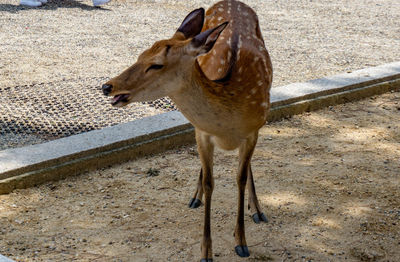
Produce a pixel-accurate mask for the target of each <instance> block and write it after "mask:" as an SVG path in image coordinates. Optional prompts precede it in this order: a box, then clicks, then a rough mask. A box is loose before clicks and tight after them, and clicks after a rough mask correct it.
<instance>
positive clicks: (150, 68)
mask: <svg viewBox="0 0 400 262" xmlns="http://www.w3.org/2000/svg"><path fill="white" fill-rule="evenodd" d="M163 67H164V66H163V65H151V66H149V68H147V69H146V73H147V72H148V71H149V70H152V69H154V70H159V69H161V68H163Z"/></svg>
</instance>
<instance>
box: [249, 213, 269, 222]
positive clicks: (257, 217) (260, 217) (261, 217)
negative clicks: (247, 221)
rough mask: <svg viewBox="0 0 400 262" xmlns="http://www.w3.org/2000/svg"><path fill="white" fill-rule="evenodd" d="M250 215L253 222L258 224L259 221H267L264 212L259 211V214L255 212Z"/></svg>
mask: <svg viewBox="0 0 400 262" xmlns="http://www.w3.org/2000/svg"><path fill="white" fill-rule="evenodd" d="M252 217H253V221H254V223H256V224H260V222H265V223H267V222H268V219H267V217H266V216H265V215H264V213H261V214H258V213H255V214H254V215H253V216H252Z"/></svg>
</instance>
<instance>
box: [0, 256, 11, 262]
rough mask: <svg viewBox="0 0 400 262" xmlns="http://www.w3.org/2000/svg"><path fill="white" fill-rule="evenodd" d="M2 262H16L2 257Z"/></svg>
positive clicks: (0, 261) (0, 260)
mask: <svg viewBox="0 0 400 262" xmlns="http://www.w3.org/2000/svg"><path fill="white" fill-rule="evenodd" d="M0 262H14V260H11V259H9V258H7V257H5V256H2V255H0Z"/></svg>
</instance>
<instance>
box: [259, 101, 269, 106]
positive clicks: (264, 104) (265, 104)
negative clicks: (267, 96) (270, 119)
mask: <svg viewBox="0 0 400 262" xmlns="http://www.w3.org/2000/svg"><path fill="white" fill-rule="evenodd" d="M267 105H268V104H267V103H266V102H263V103H261V104H260V106H262V107H267Z"/></svg>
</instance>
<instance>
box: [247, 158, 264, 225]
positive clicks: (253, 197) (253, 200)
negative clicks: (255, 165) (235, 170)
mask: <svg viewBox="0 0 400 262" xmlns="http://www.w3.org/2000/svg"><path fill="white" fill-rule="evenodd" d="M247 190H248V192H249V200H248V209H250V211H251V212H253V215H252V217H253V221H254V223H256V224H259V223H260V222H265V223H267V222H268V219H267V217H266V216H265V215H264V213H263V212H262V211H261V208H260V203H259V202H258V198H257V194H256V187H255V185H254V180H253V171H252V170H251V164H249V167H248V176H247Z"/></svg>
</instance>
